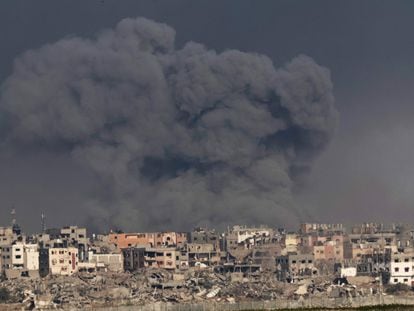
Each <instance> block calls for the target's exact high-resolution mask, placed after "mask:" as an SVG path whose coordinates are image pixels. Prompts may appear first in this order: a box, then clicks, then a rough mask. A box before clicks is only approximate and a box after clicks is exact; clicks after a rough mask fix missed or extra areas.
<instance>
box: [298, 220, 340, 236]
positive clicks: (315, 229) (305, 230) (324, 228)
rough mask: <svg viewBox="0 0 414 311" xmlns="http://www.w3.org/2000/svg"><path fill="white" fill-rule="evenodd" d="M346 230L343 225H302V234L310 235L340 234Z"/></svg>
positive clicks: (300, 230)
mask: <svg viewBox="0 0 414 311" xmlns="http://www.w3.org/2000/svg"><path fill="white" fill-rule="evenodd" d="M344 231H345V228H344V226H343V225H342V224H318V223H302V224H301V225H300V229H299V232H300V234H309V233H322V234H327V233H339V232H344Z"/></svg>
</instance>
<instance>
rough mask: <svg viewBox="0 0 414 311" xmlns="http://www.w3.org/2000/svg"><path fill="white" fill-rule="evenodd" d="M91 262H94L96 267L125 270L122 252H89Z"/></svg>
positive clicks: (108, 269)
mask: <svg viewBox="0 0 414 311" xmlns="http://www.w3.org/2000/svg"><path fill="white" fill-rule="evenodd" d="M88 257H89V263H93V264H94V265H95V267H96V269H98V270H100V269H103V270H106V271H112V272H121V271H123V270H124V261H123V257H122V254H93V253H90V254H89V256H88Z"/></svg>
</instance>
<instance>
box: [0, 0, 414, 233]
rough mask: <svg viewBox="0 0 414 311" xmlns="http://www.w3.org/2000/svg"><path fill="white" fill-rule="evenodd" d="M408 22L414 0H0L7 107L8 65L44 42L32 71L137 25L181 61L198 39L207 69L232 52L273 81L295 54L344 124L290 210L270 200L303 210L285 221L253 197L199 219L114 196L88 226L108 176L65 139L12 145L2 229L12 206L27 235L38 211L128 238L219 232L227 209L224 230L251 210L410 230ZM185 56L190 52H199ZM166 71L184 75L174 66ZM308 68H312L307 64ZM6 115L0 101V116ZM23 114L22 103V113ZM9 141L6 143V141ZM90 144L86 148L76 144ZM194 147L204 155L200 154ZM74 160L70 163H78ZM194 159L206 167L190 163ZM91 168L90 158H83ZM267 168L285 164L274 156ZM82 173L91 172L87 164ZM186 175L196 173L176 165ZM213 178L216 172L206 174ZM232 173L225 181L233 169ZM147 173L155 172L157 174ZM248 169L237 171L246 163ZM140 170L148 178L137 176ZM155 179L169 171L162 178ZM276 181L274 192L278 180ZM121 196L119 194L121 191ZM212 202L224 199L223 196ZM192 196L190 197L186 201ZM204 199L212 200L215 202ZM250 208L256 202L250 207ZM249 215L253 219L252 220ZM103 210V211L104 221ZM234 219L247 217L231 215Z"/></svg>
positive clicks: (413, 197)
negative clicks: (139, 233) (125, 24)
mask: <svg viewBox="0 0 414 311" xmlns="http://www.w3.org/2000/svg"><path fill="white" fill-rule="evenodd" d="M413 12H414V3H413V2H412V1H244V0H239V1H226V2H222V1H197V2H194V1H161V0H156V1H127V0H124V1H122V2H120V1H116V0H99V1H92V0H91V1H73V0H71V1H59V2H56V1H36V2H27V1H19V0H15V1H2V2H1V3H0V38H1V47H0V81H2V82H1V83H2V84H3V85H2V89H1V90H0V94H2V93H3V94H6V93H7V94H11V95H7V96H8V98H9V99H8V102H7V101H6V100H4V99H3V105H5V106H10V102H13V103H14V102H19V100H21V101H22V103H23V102H24V98H23V99H22V98H20V97H18V96H19V90H20V89H19V88H18V86H19V85H20V84H18V83H20V82H19V81H21V80H19V77H20V76H19V75H18V73H19V72H18V71H17V69H16V68H14V67H13V64H14V62H15V60H16V59H19V58H21V57H22V56H21V55H22V54H23V53H25V52H26V51H28V50H34V51H38V49H41V48H42V47H45V45H49V46H50V45H52V48H51V52H50V53H51V54H47V53H49V52H47V51H46V52H39V53H38V54H36V55H34V56H28V58H27V59H28V60H31V61H33V62H35V61H37V60H39V59H40V60H43V61H44V62H46V63H47V61H46V60H47V57H49V55H50V57H51V58H53V57H55V58H56V59H58V57H57V55H58V53H59V52H58V51H56V49H57V48H56V49H55V50H53V44H54V43H55V42H56V41H58V40H67V42H71V40H72V39H74V38H75V39H76V38H84V39H85V40H86V39H87V38H88V39H91V40H96V38H97V37H99V35H100V34H102V32H103V29H114V28H115V27H116V25H117V24H118V23H119V22H120V21H121V20H124V19H126V18H131V19H135V18H137V17H144V18H147V19H150V20H153V21H155V22H158V23H165V24H167V25H169V26H170V27H171V28H172V29H174V30H175V33H176V38H175V49H177V54H179V55H181V54H185V51H184V52H181V49H183V48H184V46H185V45H186V43H187V42H190V41H194V42H199V43H201V44H203V45H204V46H205V49H206V51H203V52H193V53H207V54H208V53H209V51H212V50H214V51H216V53H217V54H218V56H217V60H214V62H220V61H222V60H221V59H224V60H225V59H226V57H225V56H223V54H220V53H222V52H224V53H225V52H226V51H229V50H238V51H242V52H247V53H253V54H248V57H249V58H252V59H253V58H254V55H266V57H268V58H269V59H270V60H271V61H272V62H273V65H274V68H275V69H276V71H275V72H276V73H273V68H272V73H271V76H272V77H273V75H276V76H277V75H278V73H279V72H280V71H277V69H278V68H281V67H283V66H285V64H286V63H289V62H292V60H293V59H295V57H297V56H298V55H307V56H309V57H311V58H312V59H313V60H314V61H315V62H316V63H317V64H318V65H320V66H323V67H325V68H328V69H329V71H330V80H331V81H332V84H333V96H334V97H335V107H336V109H337V110H338V115H339V118H338V123H337V126H336V130H335V131H334V133H333V134H332V135H331V134H329V139H328V140H329V142H327V143H326V144H323V146H322V147H321V148H319V147H318V152H316V153H317V154H315V155H312V157H311V159H310V158H309V159H306V161H305V162H306V168H309V172H307V173H306V174H304V175H303V176H301V178H300V182H296V181H294V186H292V192H293V194H292V196H293V202H287V203H286V202H285V201H284V198H282V199H280V196H283V194H282V195H281V194H280V193H284V191H285V189H284V188H283V187H281V188H282V190H281V192H280V191H276V194H277V196H278V197H277V199H276V200H279V199H280V200H281V202H278V204H281V205H283V204H285V205H289V206H290V205H292V206H294V207H289V209H291V210H294V211H295V212H294V213H293V214H299V217H297V218H296V219H292V217H290V216H289V215H287V214H288V213H287V212H286V213H285V211H284V210H283V209H280V210H275V212H274V213H272V214H270V215H269V216H271V217H270V218H269V217H268V215H267V212H266V208H267V207H262V206H260V207H258V206H256V204H259V203H260V202H261V201H260V202H259V203H258V201H251V207H248V204H244V203H243V204H242V205H243V208H242V210H240V209H238V208H236V207H235V208H234V209H228V210H227V209H226V210H221V209H220V204H219V203H214V204H216V205H217V206H216V207H212V208H211V209H212V212H211V213H207V214H205V213H202V212H200V211H199V210H198V209H189V210H188V209H187V210H185V209H184V210H181V209H179V208H171V209H169V208H167V207H163V208H160V210H159V211H158V212H157V208H158V207H159V206H165V205H168V204H172V205H174V204H180V201H178V203H177V201H176V198H175V197H174V198H169V199H168V200H167V199H166V200H165V201H162V202H158V203H157V204H158V205H157V204H154V206H152V205H151V204H150V205H151V207H150V208H149V209H151V210H152V211H154V212H153V213H154V214H153V215H151V216H147V215H143V213H142V212H141V213H139V214H136V213H135V212H134V211H133V209H134V208H135V207H131V206H130V205H128V204H129V203H130V202H128V204H127V203H125V202H124V198H125V196H122V199H120V197H119V196H117V195H118V193H117V195H114V194H111V198H108V201H111V202H112V203H111V204H112V205H118V204H119V205H122V204H124V203H125V208H120V209H118V207H116V208H113V207H108V208H104V209H100V208H96V207H90V208H91V210H92V211H93V212H94V213H97V214H99V215H100V218H102V219H103V220H99V221H96V220H95V219H91V217H90V216H88V217H86V216H85V213H84V211H85V201H86V200H88V199H90V198H91V197H94V196H99V197H100V200H101V201H99V202H98V203H96V202H95V203H94V206H95V205H96V204H98V205H99V204H100V203H101V204H103V205H104V203H102V199H105V196H103V195H102V192H106V190H107V189H108V188H106V187H108V185H107V183H108V180H102V178H101V179H100V178H99V176H102V174H103V173H102V172H101V171H100V174H101V175H99V174H98V180H97V175H96V170H91V169H85V166H84V165H85V160H82V161H79V160H78V159H79V157H81V158H82V156H83V157H86V156H87V155H88V154H87V155H85V154H81V155H79V152H78V153H76V152H75V151H76V150H78V149H70V150H69V149H68V148H69V147H68V146H67V144H68V142H67V141H65V140H64V139H62V137H63V138H65V137H66V136H62V135H61V136H58V137H57V138H56V140H53V146H52V143H49V144H48V143H47V142H46V143H45V145H46V146H43V145H42V143H39V141H36V140H31V141H30V144H28V145H24V146H22V144H21V143H20V142H18V143H16V142H12V143H4V144H3V145H2V147H1V149H0V205H1V209H0V219H1V220H2V221H1V223H2V224H7V223H8V222H10V214H9V213H10V210H11V208H12V207H13V206H14V207H15V209H16V212H17V219H18V222H19V223H21V225H22V226H23V228H24V229H26V230H28V231H33V230H37V229H39V228H40V214H41V213H42V212H45V214H46V217H47V224H48V225H49V226H60V225H65V224H73V223H79V224H85V225H90V226H92V227H93V228H96V229H100V230H105V229H107V228H108V227H110V226H115V225H117V226H121V227H122V225H123V224H125V227H126V228H128V229H131V230H132V229H135V228H136V230H139V229H141V228H143V229H151V228H155V229H169V227H174V229H177V228H178V227H180V226H181V227H182V228H183V229H189V228H187V227H188V222H185V221H184V222H180V221H177V220H176V219H177V216H176V215H175V214H174V213H175V212H178V213H182V214H181V215H186V216H187V217H188V218H190V219H194V222H195V223H196V224H201V225H202V224H207V225H209V226H214V223H215V222H220V221H219V219H220V213H223V214H222V216H223V219H224V220H225V221H229V222H230V220H231V219H233V218H234V219H236V221H243V220H246V219H248V218H247V217H249V216H251V217H253V216H252V215H254V214H255V213H259V214H262V215H263V217H262V218H258V219H255V220H256V221H260V220H262V219H266V220H268V223H269V224H273V223H274V224H275V225H281V224H282V225H283V224H284V223H286V224H287V225H295V223H296V222H298V221H315V222H341V223H350V222H363V221H379V222H401V221H404V222H412V221H413V220H414V216H413V214H412V210H413V204H414V194H413V193H414V192H413V191H412V184H413V183H414V166H413V165H412V158H413V155H414V135H413V134H414V126H413V125H412V120H413V117H414V115H413V113H414V107H413V105H412V99H413V98H414V96H413V95H414V88H413V85H414V61H413V55H414V37H413V36H412V29H414V18H413V17H414V16H413V15H414V13H413ZM160 40H161V39H160ZM193 49H194V50H197V49H198V48H197V47H193ZM42 53H43V54H42ZM65 53H66V52H65ZM67 53H69V54H70V53H71V52H70V51H69V52H67ZM174 53H175V52H174ZM239 56H240V55H239ZM237 57H238V56H237V55H236V56H231V59H235V58H237ZM246 57H247V56H246ZM255 61H256V60H255ZM243 64H244V63H243ZM28 66H29V65H28ZM174 66H177V67H179V65H177V64H175V65H174ZM310 66H311V67H312V66H313V63H312V64H311V65H310ZM36 68H37V67H36ZM65 68H66V67H65ZM312 68H314V67H312ZM65 70H67V69H65ZM148 70H149V69H148ZM266 70H267V69H266V68H264V69H263V72H259V71H258V73H257V74H258V76H262V75H264V72H267V71H266ZM312 70H314V69H312ZM315 70H316V69H315ZM65 72H66V71H65ZM121 74H122V73H121ZM13 75H14V77H16V80H17V82H15V84H16V85H17V86H13V85H12V86H5V85H6V84H5V81H6V80H7V79H8V77H11V76H13ZM20 79H22V78H20ZM275 79H277V78H275ZM281 79H282V78H281ZM33 83H34V82H33ZM183 83H184V82H183ZM252 83H253V82H252ZM281 83H282V82H281ZM282 84H283V83H282ZM328 84H329V83H328ZM324 85H325V84H324ZM50 88H53V86H50ZM174 90H175V89H174ZM278 90H279V89H278ZM48 91H49V90H47V92H48ZM47 92H46V93H47ZM16 94H17V95H16ZM3 96H4V95H3ZM13 96H14V97H13ZM4 97H5V96H4ZM282 97H283V96H282ZM1 105H2V102H1V100H0V108H1ZM22 105H23V104H22ZM25 105H26V104H25ZM27 105H29V106H30V103H29V104H27ZM29 106H24V105H23V106H22V108H21V109H22V110H19V111H18V114H19V116H22V115H23V114H24V113H25V111H26V112H27V111H28V110H27V109H28V107H29ZM13 107H14V106H13ZM8 109H15V108H8ZM16 109H17V108H16ZM13 112H16V110H13ZM16 113H17V112H16ZM7 118H8V117H7V116H5V115H3V116H2V115H0V122H1V123H2V124H1V123H0V129H1V128H5V127H12V128H13V127H14V126H15V125H14V124H13V122H11V121H10V120H8V119H7ZM10 123H11V125H10ZM26 130H27V129H26ZM45 131H47V129H46V130H45ZM326 132H328V131H326ZM42 133H43V134H44V132H42ZM59 133H60V132H59ZM7 135H9V134H7ZM145 137H146V136H145ZM157 137H158V136H157ZM160 137H161V136H160ZM147 138H148V137H146V139H147ZM3 139H4V141H6V140H7V137H6V138H3ZM59 139H61V144H60V142H59ZM155 140H156V139H155ZM88 142H89V140H88ZM70 143H71V144H72V143H73V142H72V141H71V142H70ZM76 143H78V141H76ZM85 144H86V143H85V142H82V146H84V145H85ZM16 145H17V147H16ZM57 145H58V146H57ZM61 145H62V146H61ZM200 148H201V149H202V148H204V145H203V146H200ZM319 149H320V150H319ZM187 151H188V150H187V149H186V152H187ZM151 152H154V151H151ZM176 152H178V151H176ZM179 152H180V154H181V153H184V154H185V155H186V156H189V153H188V152H187V153H186V152H183V150H182V149H180V150H179ZM194 152H195V151H194ZM74 153H76V154H77V156H74ZM145 155H146V157H144V158H143V159H144V160H143V161H145V159H148V156H147V154H145ZM151 156H152V158H151V160H154V157H155V156H154V153H151ZM191 156H193V153H191ZM204 156H205V154H204ZM273 156H274V155H273V154H272V157H273ZM255 157H256V154H255ZM195 158H197V159H198V160H199V159H200V157H198V156H197V157H195ZM88 159H89V160H88V161H90V158H88ZM191 159H192V158H191ZM234 160H235V158H231V159H230V160H226V161H228V162H226V161H223V163H225V164H226V165H227V166H226V167H228V163H230V162H232V161H234ZM308 160H309V163H308ZM180 161H181V159H180ZM211 161H212V160H211V158H209V161H207V162H200V163H201V164H203V165H201V164H200V163H198V162H197V163H198V164H194V163H192V162H191V161H190V162H191V165H193V166H192V169H194V167H196V169H197V170H198V171H197V174H199V175H197V174H196V177H197V176H198V177H199V176H200V174H201V173H200V171H201V170H202V171H203V172H205V171H207V172H210V171H209V170H210V168H209V167H208V165H211V163H213V162H211ZM275 161H279V162H277V163H281V162H280V161H281V160H275ZM283 161H287V162H289V163H291V162H290V161H293V160H291V159H290V158H289V159H288V160H286V159H284V160H283ZM294 161H297V159H295V160H294ZM88 163H89V162H88ZM145 163H147V164H148V162H145ZM151 163H153V162H150V164H151ZM205 163H207V164H208V165H207V167H204V166H205V165H204V164H205ZM295 163H296V162H295ZM88 165H89V167H90V166H93V165H92V164H90V163H89V164H88ZM153 165H154V166H159V165H160V163H158V162H156V163H155V164H153ZM162 165H164V166H162ZM162 165H161V167H164V168H165V167H169V166H168V165H169V162H168V163H167V164H165V163H164V162H163V163H162ZM174 165H176V164H174ZM180 165H184V166H185V165H190V164H189V163H187V162H185V163H184V164H183V163H182V162H180ZM295 165H296V164H295ZM149 166H151V165H149ZM161 170H163V168H161ZM168 170H169V168H168ZM215 170H216V169H211V171H212V172H213V171H214V172H215ZM229 172H232V173H233V172H234V170H233V169H232V170H229ZM150 173H151V174H153V171H150ZM169 173H170V172H169ZM174 173H176V171H174ZM243 173H245V171H244V167H243ZM140 174H143V175H145V174H144V173H142V170H141V171H140ZM162 174H166V173H165V172H162ZM185 174H186V175H187V174H188V171H185ZM203 174H206V175H207V173H202V174H201V175H202V176H205V175H203ZM208 175H212V174H210V173H209V174H208ZM163 176H164V175H163ZM112 177H113V176H112ZM112 177H111V178H112ZM124 177H125V176H124ZM210 177H211V176H210ZM120 178H121V177H120ZM186 178H187V179H185V178H184V182H189V183H191V181H193V180H191V179H189V177H186ZM211 178H213V177H211ZM217 178H218V177H217ZM220 178H221V179H222V178H223V177H220ZM213 179H214V178H213ZM288 179H289V178H288ZM269 180H270V183H272V182H275V180H274V178H269ZM289 181H290V179H289V180H288V182H289ZM202 182H203V180H202ZM277 182H280V183H282V181H280V180H278V181H277ZM140 185H141V184H140ZM154 185H156V186H157V187H160V188H162V189H164V188H165V189H167V188H168V185H167V186H166V185H164V184H162V185H160V183H155V184H154ZM131 187H132V186H131ZM139 187H141V186H139ZM166 187H167V188H166ZM175 187H176V185H174V187H172V189H173V190H171V188H168V189H169V190H168V191H176V192H178V193H179V194H180V195H181V196H182V197H184V199H182V200H184V201H185V200H186V198H187V197H186V196H185V195H183V193H181V192H180V191H183V190H182V189H183V188H184V189H185V186H183V185H181V187H182V188H180V189H181V190H179V189H178V190H177V188H175ZM226 187H227V186H223V189H225V190H226V189H227V188H226ZM237 187H239V186H237ZM237 187H236V188H237ZM111 189H112V190H113V188H111ZM140 189H141V188H140ZM142 189H144V186H142ZM112 190H111V191H112ZM147 190H148V191H147ZM147 190H145V191H144V190H142V191H141V190H140V191H137V192H138V193H139V195H138V196H135V194H134V195H131V194H130V192H128V195H131V197H132V199H128V200H133V201H134V202H136V201H140V200H142V198H146V199H148V197H149V198H151V195H149V194H147V192H150V190H151V189H149V188H148V189H147ZM227 190H228V191H229V192H228V193H232V192H231V191H230V190H231V189H227ZM117 191H118V189H117ZM119 191H121V190H119ZM122 191H124V192H125V191H127V190H124V189H122ZM128 191H130V190H128ZM124 192H123V193H124ZM144 192H145V193H146V194H145V195H144V194H143V193H144ZM163 193H164V192H163ZM194 193H198V192H196V191H195V192H194ZM200 193H202V194H205V191H204V190H200ZM235 193H236V192H235ZM267 194H268V193H267V192H266V195H267ZM108 196H109V195H108ZM206 198H207V197H206ZM220 199H222V200H224V199H223V197H220ZM267 199H269V198H267ZM188 200H189V201H190V200H194V198H191V197H190V198H188ZM211 200H212V201H214V200H218V199H217V197H216V196H214V197H212V198H211ZM261 200H262V198H261ZM270 200H273V199H272V198H271V199H270ZM155 201H156V200H155ZM225 201H226V202H230V201H231V202H233V201H236V203H234V204H238V203H237V201H238V200H235V197H234V196H233V197H232V196H231V195H230V197H229V198H226V199H225ZM246 201H247V202H250V201H249V198H247V199H246ZM142 203H143V202H141V205H142ZM88 204H89V203H88ZM144 204H145V203H144ZM226 204H227V203H226ZM228 204H230V205H231V204H233V203H228ZM240 204H241V203H240ZM260 204H261V203H260ZM260 204H259V205H260ZM184 205H185V204H184ZM131 209H132V210H131ZM139 209H140V210H142V209H144V207H142V206H140V207H139ZM246 209H251V210H252V211H251V212H246ZM108 210H110V211H111V212H110V213H107V211H108ZM118 211H119V213H123V214H124V216H123V217H121V218H122V219H118V218H116V217H115V214H116V213H117V212H118ZM173 212H174V213H173ZM239 212H241V213H242V214H243V217H244V218H238V216H236V215H237V214H239ZM185 213H187V214H185ZM213 213H214V214H217V217H216V218H214V217H212V216H211V215H212V214H213ZM159 214H161V215H159ZM190 214H191V216H190ZM193 214H197V215H199V216H193ZM285 214H286V215H285ZM89 215H91V213H89ZM92 215H93V213H92ZM200 215H201V216H200ZM105 218H106V220H105ZM108 218H114V219H115V218H116V221H115V222H114V223H112V222H111V221H110V220H108ZM124 218H126V219H128V218H130V219H132V222H126V220H125V219H124ZM141 219H142V220H141ZM206 219H207V220H208V221H207V220H206ZM273 219H274V220H273ZM246 222H248V220H246ZM134 223H135V224H136V226H134Z"/></svg>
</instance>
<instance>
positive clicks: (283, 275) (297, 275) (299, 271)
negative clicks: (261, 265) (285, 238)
mask: <svg viewBox="0 0 414 311" xmlns="http://www.w3.org/2000/svg"><path fill="white" fill-rule="evenodd" d="M276 269H277V270H276V274H277V278H278V280H280V281H287V282H289V283H291V282H296V281H299V280H301V279H303V278H305V277H311V276H314V275H316V274H317V273H318V271H317V269H316V268H315V263H314V256H313V254H298V253H288V254H287V255H282V256H278V257H276Z"/></svg>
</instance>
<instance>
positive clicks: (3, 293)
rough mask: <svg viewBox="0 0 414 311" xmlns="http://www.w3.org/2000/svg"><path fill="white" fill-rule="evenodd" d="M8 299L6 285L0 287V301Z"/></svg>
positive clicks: (5, 301) (7, 300) (3, 301)
mask: <svg viewBox="0 0 414 311" xmlns="http://www.w3.org/2000/svg"><path fill="white" fill-rule="evenodd" d="M9 301H10V291H9V290H8V289H7V288H6V287H0V303H7V302H9Z"/></svg>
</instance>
